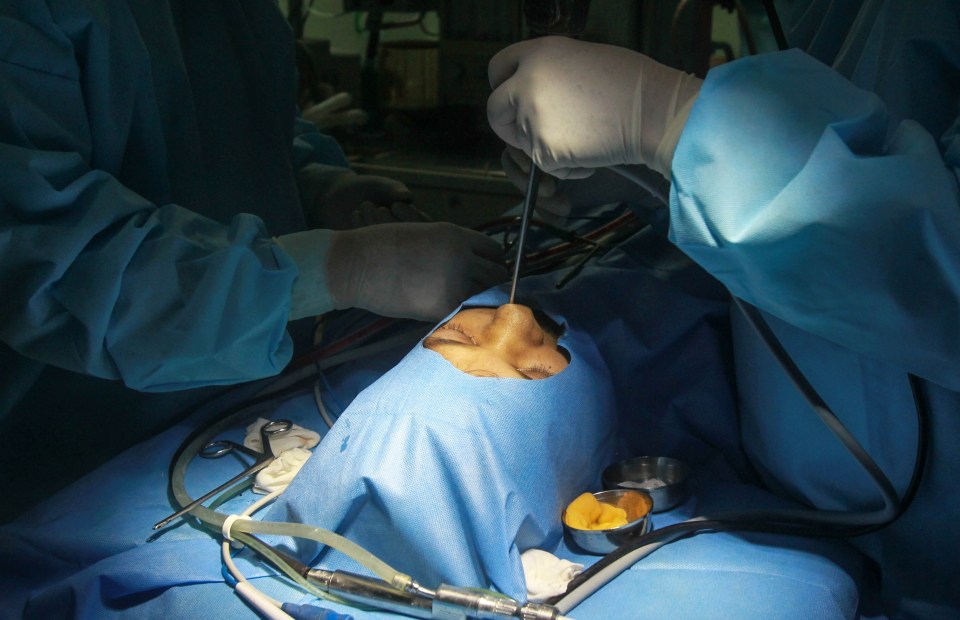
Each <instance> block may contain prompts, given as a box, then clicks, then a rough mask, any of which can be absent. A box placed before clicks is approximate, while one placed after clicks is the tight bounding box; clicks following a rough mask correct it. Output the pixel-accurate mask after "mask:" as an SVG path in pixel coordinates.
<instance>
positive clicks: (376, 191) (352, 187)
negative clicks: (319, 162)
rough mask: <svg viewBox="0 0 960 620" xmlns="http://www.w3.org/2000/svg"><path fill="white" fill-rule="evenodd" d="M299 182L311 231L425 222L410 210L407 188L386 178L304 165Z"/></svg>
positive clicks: (409, 193)
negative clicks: (314, 229)
mask: <svg viewBox="0 0 960 620" xmlns="http://www.w3.org/2000/svg"><path fill="white" fill-rule="evenodd" d="M297 181H298V183H299V184H300V185H301V187H302V188H306V189H305V190H303V189H302V190H301V200H303V201H304V213H305V214H306V217H307V225H308V226H310V227H311V228H329V229H330V230H349V229H351V228H358V227H360V226H369V225H370V224H383V223H388V222H426V221H429V220H430V218H428V217H427V216H426V215H425V214H424V213H422V212H421V211H420V210H418V209H417V208H415V207H413V206H412V205H411V204H410V203H411V202H412V201H413V194H412V193H411V192H410V190H409V189H407V186H406V185H404V184H403V183H401V182H400V181H396V180H394V179H389V178H387V177H381V176H377V175H372V174H357V173H355V172H353V171H352V170H346V169H342V168H339V169H338V168H331V167H329V166H306V167H305V168H304V169H303V170H301V171H300V173H299V175H298V179H297Z"/></svg>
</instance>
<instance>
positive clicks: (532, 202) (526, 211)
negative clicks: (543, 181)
mask: <svg viewBox="0 0 960 620" xmlns="http://www.w3.org/2000/svg"><path fill="white" fill-rule="evenodd" d="M539 188H540V170H539V169H538V168H537V165H536V164H535V163H533V162H532V161H531V162H530V178H529V179H528V180H527V194H526V196H524V197H523V214H522V215H521V216H520V235H519V236H518V237H517V243H516V245H517V258H516V260H515V261H514V263H513V281H512V282H511V283H510V301H509V302H508V303H511V304H512V303H513V298H514V297H515V296H516V294H517V280H519V279H520V263H522V262H523V248H524V247H525V246H526V244H527V229H528V228H530V219H531V218H532V217H533V208H534V207H535V206H536V204H537V191H538V190H539Z"/></svg>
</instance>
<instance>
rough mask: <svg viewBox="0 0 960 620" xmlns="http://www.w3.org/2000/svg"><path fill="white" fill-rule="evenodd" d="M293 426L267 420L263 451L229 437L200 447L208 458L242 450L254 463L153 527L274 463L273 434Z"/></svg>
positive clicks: (263, 433)
mask: <svg viewBox="0 0 960 620" xmlns="http://www.w3.org/2000/svg"><path fill="white" fill-rule="evenodd" d="M292 427H293V422H291V421H290V420H274V421H272V422H267V423H266V424H264V425H263V426H261V427H260V441H261V443H262V444H263V451H262V452H257V451H256V450H251V449H250V448H248V447H246V446H243V445H240V444H238V443H236V442H233V441H230V440H229V439H218V440H216V441H211V442H208V443H206V444H205V445H204V446H203V448H201V449H200V456H202V457H204V458H208V459H216V458H220V457H221V456H223V455H225V454H229V453H231V452H240V453H242V454H246V455H247V456H249V457H251V458H252V459H253V465H251V466H250V467H248V468H246V469H245V470H243V471H242V472H240V473H239V474H237V475H236V476H234V477H233V478H231V479H230V480H227V481H226V482H224V483H223V484H221V485H220V486H218V487H217V488H215V489H213V490H212V491H210V492H208V493H204V494H203V495H202V496H200V497H198V498H197V499H195V500H193V501H192V502H190V503H189V504H187V505H186V506H184V507H183V508H181V509H180V510H178V511H176V512H175V513H173V514H172V515H170V516H169V517H167V518H166V519H163V520H162V521H158V522H157V523H156V524H155V525H154V526H153V529H155V530H159V529H160V528H162V527H163V526H165V525H167V524H168V523H170V522H171V521H173V520H174V519H176V518H178V517H181V516H183V515H185V514H186V513H188V512H190V511H191V510H193V509H194V508H196V507H197V506H199V505H200V504H202V503H203V502H205V501H207V500H208V499H210V498H211V497H213V496H214V495H216V494H217V493H220V492H222V491H225V490H226V489H228V488H230V487H231V486H233V485H234V484H236V483H238V482H240V481H241V480H243V479H244V478H249V477H250V476H252V475H254V474H256V473H257V472H258V471H260V470H261V469H263V468H265V467H266V466H267V465H269V464H270V463H272V462H273V461H274V459H276V458H277V455H276V454H274V453H273V446H271V445H270V437H271V436H272V435H278V434H280V433H285V432H287V431H289V430H290V429H291V428H292Z"/></svg>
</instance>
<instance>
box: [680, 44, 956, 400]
mask: <svg viewBox="0 0 960 620" xmlns="http://www.w3.org/2000/svg"><path fill="white" fill-rule="evenodd" d="M888 136H892V137H890V138H889V139H888ZM958 196H960V192H958V186H957V176H956V169H955V168H951V166H950V165H949V164H948V163H946V162H945V161H944V158H943V155H942V154H941V153H940V151H939V150H938V148H937V142H936V140H935V139H934V137H933V136H931V135H930V134H929V133H927V132H926V131H924V130H923V128H921V127H920V126H919V125H918V124H916V123H914V122H911V121H906V122H903V123H900V124H898V125H897V124H895V123H894V121H893V120H892V119H891V118H890V116H889V114H888V112H887V109H886V107H885V106H884V105H883V103H882V102H881V101H880V100H879V99H878V98H877V97H876V96H875V95H873V94H871V93H869V92H867V91H864V90H861V89H858V88H856V87H855V86H853V85H852V84H850V83H849V82H847V81H846V80H845V79H844V78H842V77H841V76H839V75H838V74H836V73H835V72H833V71H832V70H830V69H829V68H828V67H826V66H824V65H821V64H819V63H817V62H816V61H814V60H812V59H810V58H809V57H807V56H805V55H803V54H801V53H799V52H786V53H781V54H775V55H772V56H769V57H755V58H751V59H746V60H745V61H738V63H736V64H735V66H731V67H728V68H723V69H720V70H716V71H715V72H713V73H712V74H711V75H710V76H709V77H708V79H707V81H706V83H705V84H704V88H703V90H702V91H701V94H700V98H699V100H698V103H697V104H696V106H695V107H694V110H693V112H692V114H691V117H690V120H689V122H688V123H687V126H686V127H685V129H684V133H683V136H682V137H681V139H680V143H679V145H678V148H677V151H676V156H675V159H674V162H673V188H672V193H671V230H670V236H671V239H672V240H673V241H674V242H675V243H677V245H678V246H680V247H681V248H682V249H683V250H684V251H685V252H686V253H687V254H689V255H690V256H691V257H692V258H693V259H694V260H696V261H697V262H699V263H700V264H701V265H703V266H704V267H705V268H706V269H707V270H709V271H710V272H711V273H712V274H713V275H714V276H716V277H717V278H718V279H720V280H721V281H722V282H724V284H726V285H727V286H728V287H729V288H730V290H731V291H732V292H733V293H734V294H735V295H737V296H740V297H742V298H744V299H745V300H747V301H749V302H751V303H753V304H755V305H757V306H759V307H760V308H762V309H764V310H766V311H768V312H770V313H772V314H774V315H776V316H778V317H780V318H782V319H784V320H786V321H787V322H789V323H792V324H794V325H796V326H798V327H800V328H802V329H805V330H807V331H810V332H812V333H815V334H817V335H820V336H822V337H825V338H827V339H829V340H832V341H834V342H837V343H839V344H841V345H843V346H845V347H848V348H850V349H852V350H854V351H857V352H859V353H862V354H866V355H869V356H872V357H876V358H879V359H883V360H886V361H889V362H891V363H894V364H896V365H899V366H901V367H903V368H904V369H905V370H909V371H912V372H915V373H917V374H920V375H921V376H925V377H927V378H930V379H933V380H935V381H938V382H940V383H942V384H944V385H948V386H951V387H960V371H958V370H957V369H960V349H958V347H957V343H958V342H960V322H958V321H957V320H956V317H958V316H960V277H958V276H957V274H958V273H960V199H958Z"/></svg>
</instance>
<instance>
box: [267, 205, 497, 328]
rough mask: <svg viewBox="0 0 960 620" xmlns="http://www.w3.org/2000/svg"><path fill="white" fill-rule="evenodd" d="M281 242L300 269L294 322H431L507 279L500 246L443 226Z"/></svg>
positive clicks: (371, 229) (402, 226) (390, 227)
mask: <svg viewBox="0 0 960 620" xmlns="http://www.w3.org/2000/svg"><path fill="white" fill-rule="evenodd" d="M278 241H279V242H280V245H281V246H282V247H283V248H284V249H285V250H286V251H287V252H288V253H289V254H290V255H291V257H292V258H293V259H294V262H296V263H297V266H298V268H299V269H300V275H299V276H298V278H297V282H296V283H295V284H294V291H293V307H292V308H291V311H290V317H291V319H295V318H300V317H303V316H309V315H311V314H321V313H323V312H325V311H328V310H330V309H342V308H362V309H364V310H369V311H370V312H374V313H377V314H381V315H384V316H392V317H398V318H408V319H416V320H420V321H435V320H438V319H441V318H443V317H444V316H446V315H447V314H449V313H450V311H452V310H453V309H455V308H456V307H457V305H459V304H460V303H461V302H462V301H463V300H465V299H467V298H468V297H470V296H471V295H473V294H474V293H478V292H480V291H482V290H484V289H487V288H490V287H491V286H494V285H496V284H500V283H502V282H504V281H506V280H507V278H508V272H507V269H506V267H505V266H504V264H503V248H501V246H500V244H499V243H497V242H496V241H494V240H493V239H491V238H490V237H487V236H486V235H484V234H482V233H478V232H476V231H473V230H470V229H467V228H462V227H460V226H456V225H454V224H449V223H446V222H437V223H394V224H378V225H375V226H368V227H365V228H359V229H356V230H348V231H341V232H331V231H329V230H315V231H306V232H301V233H294V234H292V235H286V236H284V237H281V238H280V239H279V240H278Z"/></svg>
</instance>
